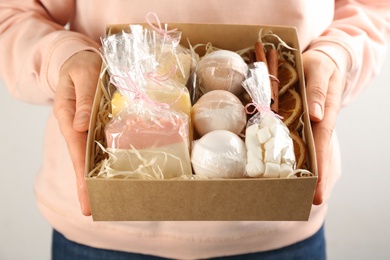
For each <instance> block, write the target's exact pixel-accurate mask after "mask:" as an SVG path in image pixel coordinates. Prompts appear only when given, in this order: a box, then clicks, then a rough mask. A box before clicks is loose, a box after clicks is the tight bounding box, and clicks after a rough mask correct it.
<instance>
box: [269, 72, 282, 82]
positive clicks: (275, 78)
mask: <svg viewBox="0 0 390 260" xmlns="http://www.w3.org/2000/svg"><path fill="white" fill-rule="evenodd" d="M269 77H270V78H271V79H274V80H276V82H278V83H280V81H279V79H278V78H277V77H275V76H274V75H271V74H269Z"/></svg>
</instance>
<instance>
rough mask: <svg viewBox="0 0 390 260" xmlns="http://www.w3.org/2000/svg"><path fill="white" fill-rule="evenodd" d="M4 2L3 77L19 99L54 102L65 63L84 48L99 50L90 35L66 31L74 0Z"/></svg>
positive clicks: (0, 32) (0, 33)
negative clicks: (60, 72) (44, 2)
mask: <svg viewBox="0 0 390 260" xmlns="http://www.w3.org/2000/svg"><path fill="white" fill-rule="evenodd" d="M42 2H43V1H38V0H23V1H21V0H12V1H7V0H5V1H3V0H1V1H0V46H1V48H0V79H1V80H3V81H4V82H5V84H6V85H7V87H8V90H9V92H10V93H11V95H12V96H14V97H15V98H17V99H20V100H23V101H27V102H30V103H35V104H50V103H51V100H52V99H53V97H54V94H55V89H56V84H57V82H58V76H59V71H60V69H61V66H62V64H63V63H64V62H65V61H66V60H67V59H69V58H70V57H71V56H72V55H74V54H75V53H77V52H79V51H82V50H96V49H97V48H99V46H98V44H97V43H96V42H94V41H92V40H91V39H89V38H88V37H86V36H84V35H82V34H80V33H77V32H71V31H69V30H66V24H67V23H68V21H69V20H70V18H71V17H72V14H73V12H74V0H70V1H46V2H47V3H46V6H45V5H44V4H43V3H42Z"/></svg>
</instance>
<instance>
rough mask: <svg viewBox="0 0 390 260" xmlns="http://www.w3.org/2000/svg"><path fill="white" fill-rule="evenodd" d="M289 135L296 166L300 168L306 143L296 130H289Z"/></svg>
mask: <svg viewBox="0 0 390 260" xmlns="http://www.w3.org/2000/svg"><path fill="white" fill-rule="evenodd" d="M290 137H291V139H292V141H293V144H294V153H295V161H296V163H297V164H296V168H297V169H302V167H303V164H304V163H305V161H306V144H305V142H304V141H303V139H302V138H301V137H300V136H299V134H298V133H297V132H290Z"/></svg>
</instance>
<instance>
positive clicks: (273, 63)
mask: <svg viewBox="0 0 390 260" xmlns="http://www.w3.org/2000/svg"><path fill="white" fill-rule="evenodd" d="M266 58H267V63H268V73H269V74H270V81H271V110H272V111H274V112H275V113H278V110H279V81H278V67H279V58H278V51H277V50H275V49H270V50H268V51H267V54H266Z"/></svg>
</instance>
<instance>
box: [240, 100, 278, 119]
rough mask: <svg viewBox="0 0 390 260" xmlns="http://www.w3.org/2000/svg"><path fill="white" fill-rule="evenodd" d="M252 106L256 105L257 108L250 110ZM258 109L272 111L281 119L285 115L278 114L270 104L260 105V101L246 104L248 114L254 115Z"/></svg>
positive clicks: (259, 110) (262, 111)
mask: <svg viewBox="0 0 390 260" xmlns="http://www.w3.org/2000/svg"><path fill="white" fill-rule="evenodd" d="M250 106H254V107H255V109H253V111H249V107H250ZM256 110H257V111H258V112H260V113H272V114H274V115H275V116H276V117H277V118H279V119H283V117H282V116H281V115H279V114H276V113H275V112H274V111H272V110H271V108H270V107H269V106H264V105H260V104H258V103H255V102H252V103H249V104H247V105H246V106H245V112H246V113H247V114H248V115H253V114H254V113H255V112H256Z"/></svg>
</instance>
